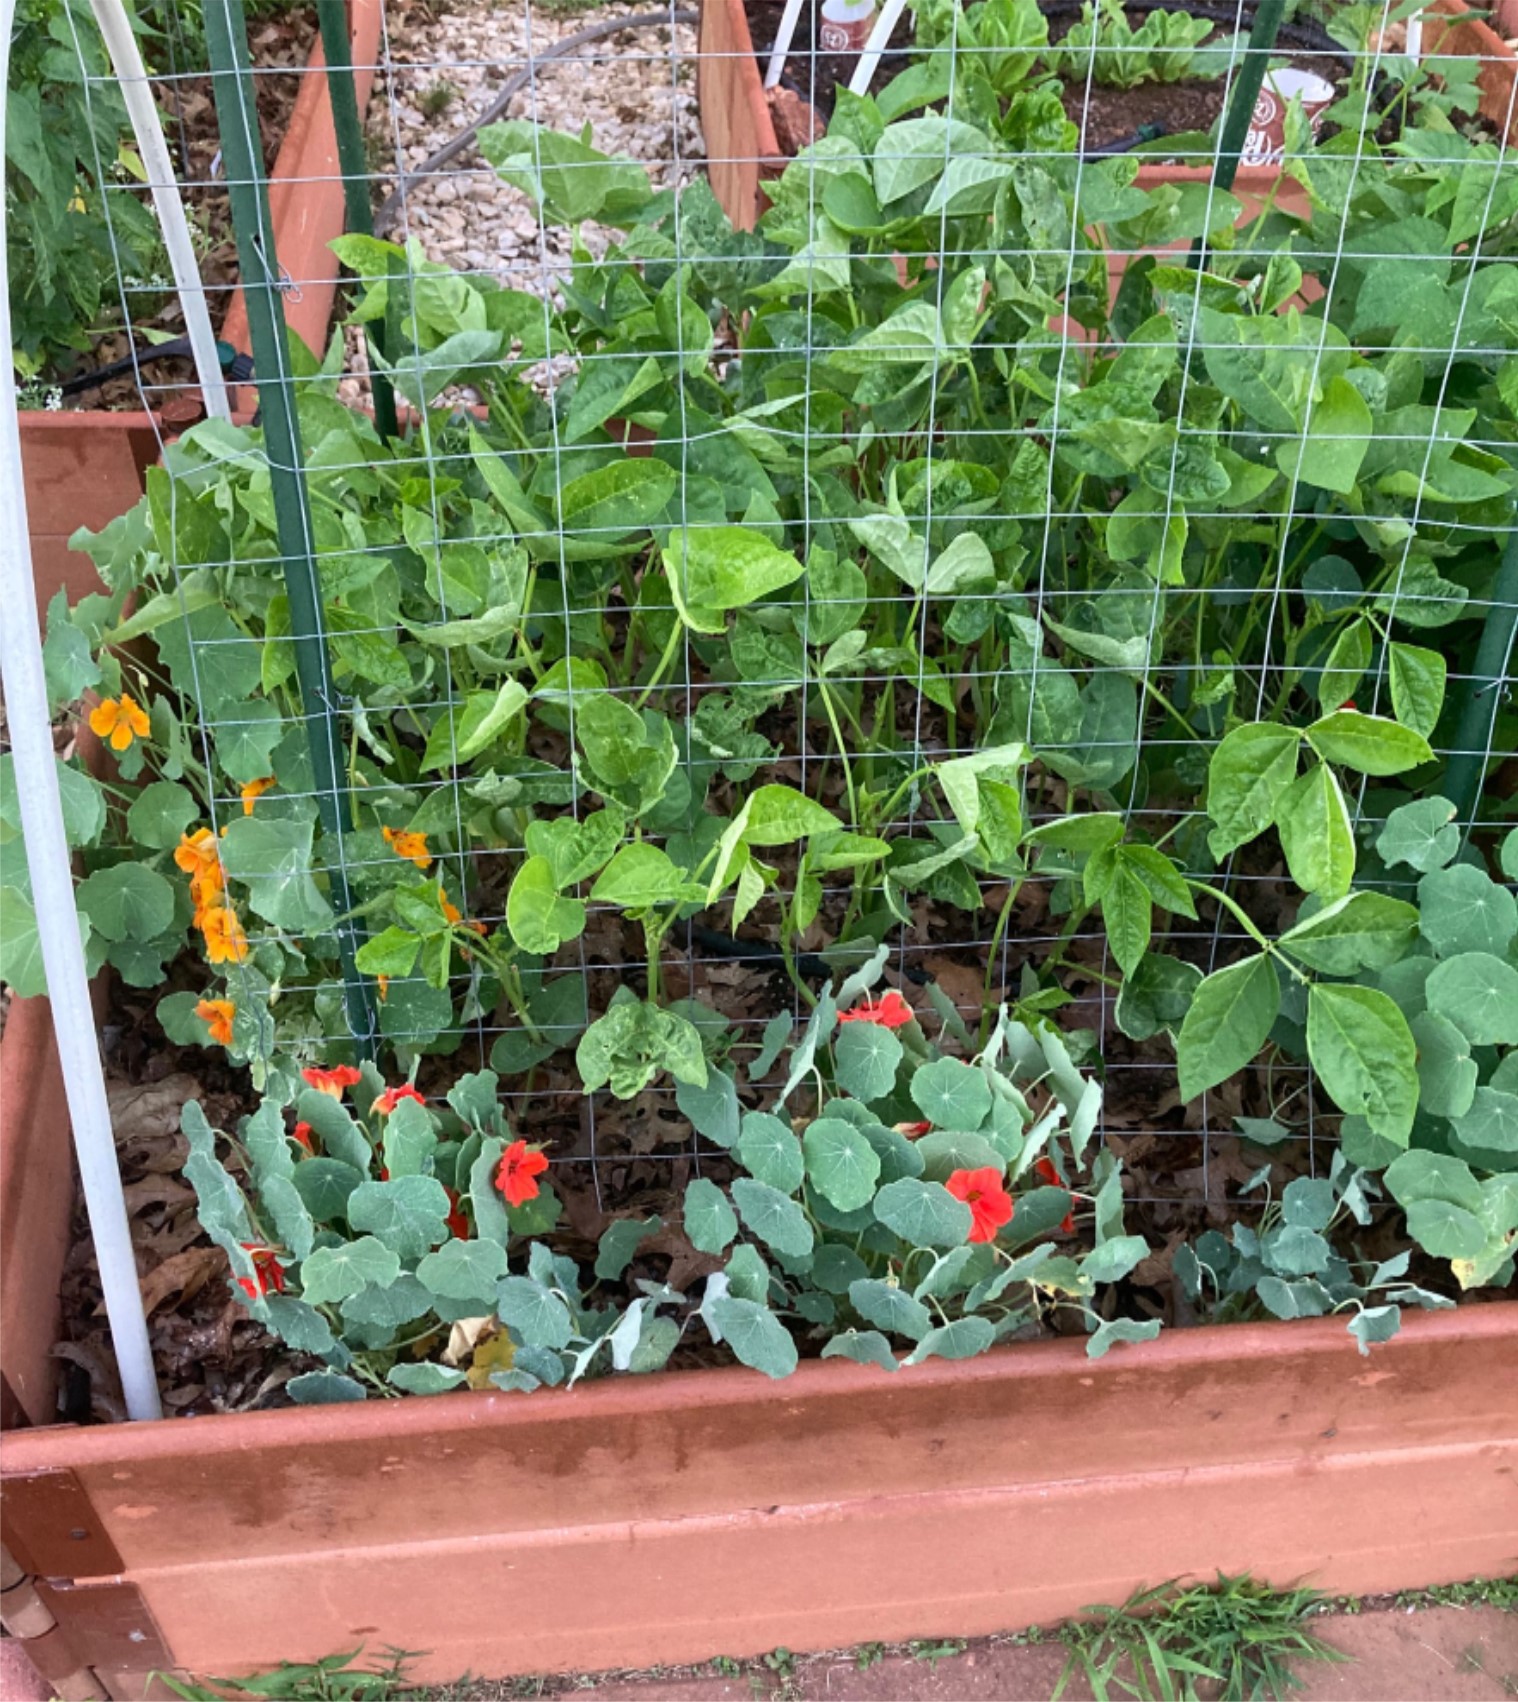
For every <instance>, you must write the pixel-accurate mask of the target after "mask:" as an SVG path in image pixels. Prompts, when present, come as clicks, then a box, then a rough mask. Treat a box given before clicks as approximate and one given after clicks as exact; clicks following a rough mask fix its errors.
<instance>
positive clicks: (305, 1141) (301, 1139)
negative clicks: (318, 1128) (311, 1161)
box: [290, 1123, 316, 1153]
mask: <svg viewBox="0 0 1518 1702" xmlns="http://www.w3.org/2000/svg"><path fill="white" fill-rule="evenodd" d="M290 1139H291V1140H292V1141H294V1142H295V1144H296V1145H297V1146H301V1147H304V1148H305V1149H306V1151H307V1152H309V1153H314V1152H315V1151H316V1147H315V1146H314V1144H313V1143H312V1140H311V1125H310V1124H309V1123H297V1124H296V1125H295V1127H294V1128H293V1129H292V1130H291V1131H290Z"/></svg>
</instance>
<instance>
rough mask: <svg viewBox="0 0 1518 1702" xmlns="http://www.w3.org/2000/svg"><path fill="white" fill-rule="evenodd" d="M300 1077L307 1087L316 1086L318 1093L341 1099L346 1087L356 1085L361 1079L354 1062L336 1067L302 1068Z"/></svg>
mask: <svg viewBox="0 0 1518 1702" xmlns="http://www.w3.org/2000/svg"><path fill="white" fill-rule="evenodd" d="M300 1079H301V1080H302V1081H303V1082H304V1083H305V1084H306V1086H307V1087H314V1088H315V1089H316V1091H317V1092H318V1093H325V1094H329V1095H330V1096H331V1097H332V1098H333V1099H341V1098H342V1096H343V1089H344V1088H345V1087H354V1086H356V1085H357V1083H358V1080H359V1073H358V1071H357V1070H356V1069H354V1067H353V1066H352V1064H338V1065H337V1066H336V1067H335V1068H334V1069H330V1070H322V1069H317V1068H316V1067H315V1066H313V1067H312V1068H311V1069H308V1070H302V1071H301V1072H300Z"/></svg>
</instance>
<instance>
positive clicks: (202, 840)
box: [174, 827, 226, 928]
mask: <svg viewBox="0 0 1518 1702" xmlns="http://www.w3.org/2000/svg"><path fill="white" fill-rule="evenodd" d="M174 861H175V863H176V864H177V865H178V866H179V867H180V868H181V869H183V870H184V872H185V873H186V874H187V875H188V876H189V877H190V897H191V899H192V900H193V901H194V904H195V926H196V927H197V928H198V927H199V926H200V924H201V918H202V913H203V912H204V911H206V910H210V909H212V908H213V907H214V906H215V905H216V904H218V903H219V902H220V900H221V892H222V888H223V887H224V886H225V885H226V877H225V876H224V875H223V874H222V872H221V853H220V852H219V851H218V849H217V846H216V835H215V834H214V833H212V832H211V830H210V828H208V827H198V828H196V830H195V831H194V833H182V834H180V836H179V844H178V846H177V847H176V848H175V851H174Z"/></svg>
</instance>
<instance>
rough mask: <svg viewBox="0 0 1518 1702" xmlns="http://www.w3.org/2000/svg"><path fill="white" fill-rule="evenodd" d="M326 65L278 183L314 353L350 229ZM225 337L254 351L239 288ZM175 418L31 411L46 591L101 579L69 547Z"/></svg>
mask: <svg viewBox="0 0 1518 1702" xmlns="http://www.w3.org/2000/svg"><path fill="white" fill-rule="evenodd" d="M350 16H351V18H352V53H353V64H354V81H355V84H356V91H357V94H358V100H359V109H360V111H362V110H363V108H364V105H365V103H366V102H367V100H368V98H369V90H370V88H371V87H372V85H373V81H374V66H375V61H376V57H377V54H378V50H379V32H380V18H381V11H380V5H379V0H353V3H352V5H351V7H350ZM325 63H326V61H325V59H324V57H323V54H322V48H321V43H320V41H317V42H316V44H315V45H314V47H313V48H312V52H311V57H310V59H309V60H308V62H307V66H306V70H305V73H304V74H303V75H302V76H301V78H300V86H299V90H298V92H297V94H296V97H295V102H294V106H293V108H292V109H291V112H290V117H289V123H288V127H287V129H286V131H285V134H284V137H283V140H282V141H281V143H280V146H279V153H278V157H277V159H276V161H275V164H274V169H273V171H272V173H271V175H270V211H271V214H272V216H273V220H274V230H275V240H276V246H277V252H278V254H279V258H280V263H281V265H282V266H284V267H285V269H286V270H287V272H288V273H289V275H290V277H291V278H292V279H295V280H297V281H298V283H299V290H298V291H295V292H292V293H291V295H290V296H289V297H288V298H287V300H286V303H285V317H286V320H287V322H288V324H289V325H290V327H291V329H292V330H294V331H295V332H296V333H297V334H298V335H299V336H300V337H301V338H302V339H303V341H305V342H306V343H307V344H308V345H309V346H310V347H312V348H321V347H324V346H325V343H326V338H327V328H328V326H329V325H330V323H331V319H332V304H333V299H334V296H335V293H336V289H337V275H338V270H339V268H338V264H337V261H336V259H335V257H334V256H333V254H332V252H331V249H330V248H329V247H328V244H329V243H330V242H331V241H332V239H333V238H334V237H336V236H339V235H341V234H342V228H343V186H342V180H341V178H340V176H339V175H338V165H337V143H336V138H335V135H334V133H333V127H332V108H331V104H330V102H329V101H328V99H327V86H326V79H325V77H324V76H323V75H321V71H322V67H323V66H324V65H325ZM214 316H215V313H214V309H213V317H214ZM220 336H221V337H222V339H223V340H224V341H226V342H228V343H230V344H232V345H233V347H234V348H238V349H242V348H244V347H245V346H246V343H247V311H246V309H245V307H244V304H243V298H242V291H241V290H240V289H238V290H235V291H234V292H233V293H232V296H231V299H230V301H228V302H227V305H226V314H225V318H224V319H223V320H222V323H221V327H220ZM189 381H190V382H193V378H191V379H190V380H189ZM175 411H176V410H175V409H174V408H173V407H171V408H170V409H169V410H168V415H169V417H168V418H161V417H160V414H159V412H158V411H157V410H149V411H143V410H141V409H138V410H136V411H133V410H130V409H128V410H123V411H117V410H113V409H107V408H84V409H76V410H69V411H59V412H45V411H44V412H39V411H35V410H27V411H25V412H23V413H22V414H21V415H20V422H21V455H22V466H23V470H24V472H25V476H26V500H27V520H28V527H29V532H30V536H31V542H32V557H33V565H34V568H35V571H36V576H37V580H38V583H39V585H41V584H44V583H46V584H52V585H55V586H56V585H64V586H66V587H67V588H68V589H69V591H70V594H71V596H76V595H77V594H78V593H79V592H80V591H81V590H82V589H84V588H86V587H87V585H88V584H89V582H90V580H91V579H92V578H93V573H92V571H91V569H90V567H89V563H88V561H87V559H86V558H85V557H82V556H80V555H77V554H74V553H72V552H71V551H70V550H69V547H68V541H69V538H70V537H71V536H72V535H73V534H74V532H75V531H76V530H78V528H79V527H80V526H87V527H89V528H91V529H92V530H94V529H97V528H98V527H100V526H103V525H104V524H105V523H106V521H108V520H109V519H110V518H111V517H112V516H113V515H116V514H120V513H122V512H123V511H124V510H125V509H127V508H129V507H131V505H132V504H133V503H134V502H135V501H136V500H137V498H138V497H139V496H140V495H141V494H142V490H143V474H144V472H145V470H146V469H147V468H148V467H149V466H151V465H152V464H153V463H154V462H155V461H156V460H157V458H158V454H159V451H160V449H161V448H162V443H163V439H164V436H165V435H166V434H172V433H173V432H174V431H175V430H177V429H179V428H180V427H182V426H183V424H184V423H186V422H185V420H183V419H179V420H175V419H174V418H173V415H174V413H175Z"/></svg>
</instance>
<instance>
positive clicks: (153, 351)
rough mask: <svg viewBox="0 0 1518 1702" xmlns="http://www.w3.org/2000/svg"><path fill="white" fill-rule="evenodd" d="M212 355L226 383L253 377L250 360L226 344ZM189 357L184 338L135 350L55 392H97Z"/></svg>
mask: <svg viewBox="0 0 1518 1702" xmlns="http://www.w3.org/2000/svg"><path fill="white" fill-rule="evenodd" d="M216 353H217V357H218V358H219V360H220V362H221V370H222V375H223V376H224V377H225V378H226V379H227V380H228V381H229V382H230V383H233V384H246V383H247V381H248V380H249V379H250V378H251V377H252V376H253V361H252V359H251V357H250V356H248V355H244V354H239V353H238V352H237V350H236V349H234V348H233V347H232V345H231V344H230V343H217V345H216ZM193 354H194V351H193V350H192V349H191V348H190V339H189V338H188V337H174V338H172V339H171V340H170V341H169V342H167V343H158V344H155V345H154V346H153V347H152V348H150V349H135V350H133V351H132V352H131V353H130V354H125V355H123V356H122V357H121V358H120V360H113V361H107V362H106V364H105V365H104V366H97V367H92V368H91V369H90V370H89V371H88V372H78V373H75V374H74V376H73V377H72V378H69V379H65V380H64V382H63V383H62V384H60V385H59V386H58V391H59V393H60V395H64V396H79V395H82V394H83V393H84V392H85V391H86V390H98V389H99V388H100V386H101V385H102V384H108V383H109V382H110V381H111V380H112V379H113V378H122V377H125V375H126V374H127V373H129V372H135V371H136V370H137V368H138V367H142V366H152V365H153V363H154V362H155V361H164V360H190V359H192V358H193Z"/></svg>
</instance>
